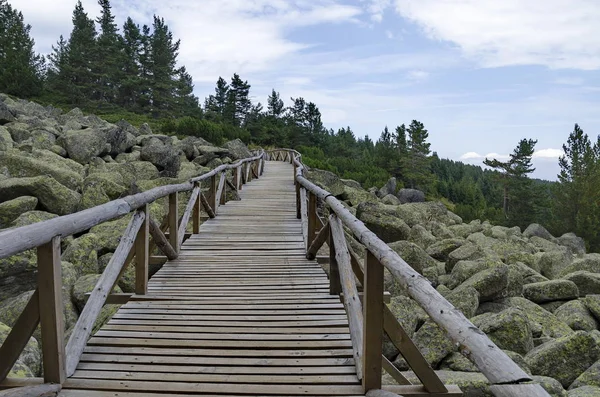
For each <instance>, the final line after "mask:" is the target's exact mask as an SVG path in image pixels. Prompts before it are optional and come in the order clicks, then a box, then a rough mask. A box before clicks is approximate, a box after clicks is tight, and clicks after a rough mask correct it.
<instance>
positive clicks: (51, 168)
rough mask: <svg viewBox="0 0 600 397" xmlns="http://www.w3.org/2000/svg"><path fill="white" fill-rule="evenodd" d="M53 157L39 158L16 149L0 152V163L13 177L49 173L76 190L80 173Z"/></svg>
mask: <svg viewBox="0 0 600 397" xmlns="http://www.w3.org/2000/svg"><path fill="white" fill-rule="evenodd" d="M53 159H54V158H53V157H49V156H46V157H45V158H40V157H38V156H36V155H35V154H33V155H30V154H26V153H23V152H21V151H18V150H13V151H9V152H0V164H2V165H3V166H4V167H7V170H8V173H9V174H10V175H11V176H12V177H14V178H22V177H36V176H40V175H50V176H52V177H53V178H54V179H55V180H57V181H58V182H60V183H61V184H63V185H64V186H66V187H68V188H69V189H71V190H75V191H76V190H78V189H79V188H80V186H81V182H82V181H83V178H82V177H81V175H80V174H79V173H78V172H77V171H76V170H72V169H70V168H67V167H65V166H64V165H63V163H62V162H61V161H52V160H53Z"/></svg>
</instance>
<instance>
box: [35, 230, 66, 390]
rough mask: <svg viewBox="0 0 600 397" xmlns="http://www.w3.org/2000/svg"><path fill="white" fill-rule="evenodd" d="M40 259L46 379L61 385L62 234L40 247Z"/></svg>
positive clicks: (63, 374)
mask: <svg viewBox="0 0 600 397" xmlns="http://www.w3.org/2000/svg"><path fill="white" fill-rule="evenodd" d="M37 262H38V290H39V308H40V309H39V310H40V323H41V328H42V341H41V342H42V359H43V368H44V382H46V383H58V384H61V383H63V382H64V381H65V379H66V377H67V374H66V359H65V337H64V330H65V324H64V315H63V309H62V305H63V303H62V302H63V301H62V276H61V273H62V270H61V264H60V236H56V237H54V238H53V239H52V240H51V241H50V242H49V243H46V244H44V245H42V246H39V247H38V249H37Z"/></svg>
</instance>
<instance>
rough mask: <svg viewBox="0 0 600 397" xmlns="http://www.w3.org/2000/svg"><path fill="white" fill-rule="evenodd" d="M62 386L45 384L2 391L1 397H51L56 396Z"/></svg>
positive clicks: (0, 392)
mask: <svg viewBox="0 0 600 397" xmlns="http://www.w3.org/2000/svg"><path fill="white" fill-rule="evenodd" d="M61 388H62V387H61V385H60V384H49V383H47V384H43V385H35V386H23V387H17V388H14V389H7V390H2V391H0V397H50V396H56V393H58V392H59V391H60V389H61Z"/></svg>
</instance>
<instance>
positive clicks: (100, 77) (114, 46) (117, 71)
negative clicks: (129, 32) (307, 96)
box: [93, 0, 126, 103]
mask: <svg viewBox="0 0 600 397" xmlns="http://www.w3.org/2000/svg"><path fill="white" fill-rule="evenodd" d="M98 4H99V5H100V7H101V9H102V10H101V12H100V16H99V17H98V19H97V20H96V22H97V23H98V24H99V25H100V34H99V35H98V40H97V43H96V53H95V54H94V56H95V58H94V63H93V67H94V69H93V73H94V75H95V78H96V92H95V95H94V98H95V99H96V100H99V101H101V102H109V103H114V102H115V100H116V97H117V91H118V89H119V85H120V83H121V79H122V74H121V67H122V65H123V64H124V63H125V62H126V60H125V59H124V56H123V55H124V54H123V51H122V48H123V47H122V41H121V40H122V39H121V37H120V36H119V34H118V30H117V24H116V23H115V17H114V16H113V14H112V10H111V6H110V0H98Z"/></svg>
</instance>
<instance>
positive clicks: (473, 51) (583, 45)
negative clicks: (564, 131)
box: [395, 0, 600, 70]
mask: <svg viewBox="0 0 600 397" xmlns="http://www.w3.org/2000/svg"><path fill="white" fill-rule="evenodd" d="M395 7H396V11H397V12H398V13H399V14H400V15H402V16H403V17H405V18H408V19H410V20H412V21H414V22H415V23H417V24H418V25H419V26H421V27H422V28H423V30H424V31H425V33H426V34H427V35H428V36H429V37H430V38H432V39H434V40H442V41H449V42H452V43H454V44H456V45H457V46H458V47H459V48H460V49H461V50H462V52H463V53H464V55H465V56H467V57H468V58H471V59H473V60H475V61H477V62H478V63H479V64H480V65H482V66H486V67H498V66H509V65H546V66H548V67H551V68H573V69H587V70H594V69H600V24H598V20H600V2H599V1H597V0H544V1H522V0H502V1H495V0H395Z"/></svg>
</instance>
